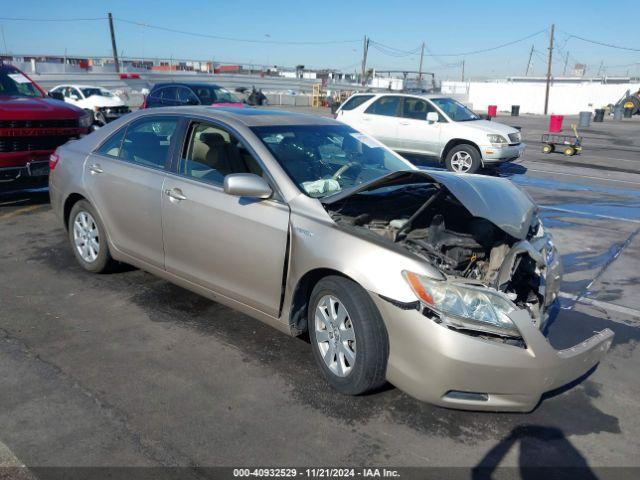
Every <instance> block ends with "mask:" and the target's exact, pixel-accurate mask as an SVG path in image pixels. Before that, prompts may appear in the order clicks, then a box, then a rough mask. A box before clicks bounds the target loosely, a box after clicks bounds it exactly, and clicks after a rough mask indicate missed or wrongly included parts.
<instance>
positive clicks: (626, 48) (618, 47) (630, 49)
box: [564, 32, 640, 52]
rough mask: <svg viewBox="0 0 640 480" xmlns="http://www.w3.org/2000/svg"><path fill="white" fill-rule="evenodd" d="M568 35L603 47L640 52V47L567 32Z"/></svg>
mask: <svg viewBox="0 0 640 480" xmlns="http://www.w3.org/2000/svg"><path fill="white" fill-rule="evenodd" d="M564 33H567V32H564ZM567 35H569V38H570V39H571V38H577V39H578V40H582V41H583V42H587V43H593V44H595V45H601V46H603V47H609V48H616V49H618V50H628V51H630V52H640V48H632V47H622V46H620V45H613V44H611V43H605V42H599V41H597V40H590V39H588V38H584V37H580V36H578V35H573V34H571V33H567Z"/></svg>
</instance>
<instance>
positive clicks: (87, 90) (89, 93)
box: [80, 88, 113, 98]
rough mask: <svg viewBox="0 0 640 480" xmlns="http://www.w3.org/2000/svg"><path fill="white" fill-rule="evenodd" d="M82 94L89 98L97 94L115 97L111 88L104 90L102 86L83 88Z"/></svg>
mask: <svg viewBox="0 0 640 480" xmlns="http://www.w3.org/2000/svg"><path fill="white" fill-rule="evenodd" d="M80 90H82V94H83V95H84V96H85V97H86V98H89V97H91V96H92V95H97V96H99V97H113V93H111V92H110V91H109V90H103V89H102V88H81V89H80Z"/></svg>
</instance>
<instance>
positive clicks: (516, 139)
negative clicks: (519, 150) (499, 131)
mask: <svg viewBox="0 0 640 480" xmlns="http://www.w3.org/2000/svg"><path fill="white" fill-rule="evenodd" d="M520 141H521V136H520V132H517V133H510V134H509V143H510V144H511V145H517V144H519V143H520Z"/></svg>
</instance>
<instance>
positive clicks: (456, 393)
mask: <svg viewBox="0 0 640 480" xmlns="http://www.w3.org/2000/svg"><path fill="white" fill-rule="evenodd" d="M444 398H448V399H450V400H465V401H469V402H488V401H489V394H488V393H478V392H461V391H460V390H449V391H448V392H447V393H445V395H444Z"/></svg>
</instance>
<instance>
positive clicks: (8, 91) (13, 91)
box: [0, 70, 42, 97]
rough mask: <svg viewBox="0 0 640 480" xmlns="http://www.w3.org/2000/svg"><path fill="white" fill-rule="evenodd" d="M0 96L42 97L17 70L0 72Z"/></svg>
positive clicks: (31, 83)
mask: <svg viewBox="0 0 640 480" xmlns="http://www.w3.org/2000/svg"><path fill="white" fill-rule="evenodd" d="M0 95H10V96H15V97H42V92H41V91H40V90H38V88H37V87H36V86H35V85H34V84H33V82H31V80H29V79H28V78H27V77H25V76H24V75H23V74H22V73H20V72H19V71H18V70H0Z"/></svg>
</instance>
